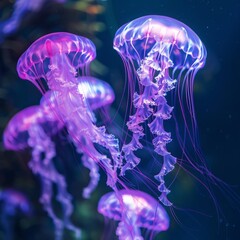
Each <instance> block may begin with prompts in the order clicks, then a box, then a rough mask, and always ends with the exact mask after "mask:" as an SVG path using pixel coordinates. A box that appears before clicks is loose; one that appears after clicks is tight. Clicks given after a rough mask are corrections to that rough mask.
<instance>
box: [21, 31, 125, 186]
mask: <svg viewBox="0 0 240 240" xmlns="http://www.w3.org/2000/svg"><path fill="white" fill-rule="evenodd" d="M95 56H96V52H95V46H94V45H93V43H92V42H91V41H90V40H88V39H87V38H84V37H81V36H76V35H74V34H71V33H63V32H59V33H52V34H48V35H46V36H44V37H42V38H40V39H38V40H36V41H35V42H34V43H33V44H32V45H31V46H30V47H29V48H28V50H27V51H26V52H25V53H23V55H22V56H21V57H20V59H19V61H18V64H17V71H18V75H19V76H20V77H21V78H23V79H25V78H26V79H28V80H30V81H31V82H33V83H34V84H35V85H36V86H37V87H38V88H39V89H40V90H41V91H42V92H45V90H46V89H44V87H43V84H42V82H41V81H45V84H47V85H48V88H49V89H50V90H52V91H53V92H52V97H51V99H52V101H53V102H54V105H55V106H56V108H55V109H54V111H55V114H56V115H57V116H58V119H59V121H61V122H62V123H63V124H64V125H65V126H66V127H67V130H68V133H69V135H70V136H71V139H72V141H73V143H74V144H75V146H76V148H77V150H78V151H79V152H80V153H83V154H84V155H86V156H87V158H91V159H93V160H94V161H95V162H96V163H97V164H99V165H100V166H101V167H103V168H104V169H105V171H106V172H107V177H108V179H107V185H109V186H111V187H112V188H115V184H116V181H117V173H116V169H117V168H118V167H119V166H120V164H121V163H120V152H119V146H118V140H117V139H116V138H115V137H114V136H113V135H111V134H108V133H106V129H105V127H104V126H101V127H97V126H96V125H95V118H94V114H93V113H92V111H91V109H90V108H89V106H88V104H91V105H92V106H93V107H94V104H95V105H96V106H97V101H98V99H97V98H96V99H95V100H94V101H92V103H87V101H86V98H85V97H84V92H80V91H81V84H79V82H81V78H78V75H80V76H81V77H83V76H84V75H86V73H88V67H89V64H90V62H91V61H92V60H93V59H94V58H95ZM93 92H94V91H93ZM89 100H90V97H89ZM113 100H114V98H111V97H110V102H111V101H113ZM108 101H109V100H108ZM93 102H94V104H93ZM94 144H98V145H100V146H102V147H104V148H105V149H106V150H108V151H109V153H110V156H111V159H110V158H109V157H108V156H107V155H103V154H101V153H100V152H99V151H98V150H97V148H96V147H95V146H94Z"/></svg>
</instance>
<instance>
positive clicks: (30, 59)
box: [17, 32, 96, 93]
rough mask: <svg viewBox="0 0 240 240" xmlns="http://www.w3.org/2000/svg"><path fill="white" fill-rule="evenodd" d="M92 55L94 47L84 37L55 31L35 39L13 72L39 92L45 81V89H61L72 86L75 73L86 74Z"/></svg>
mask: <svg viewBox="0 0 240 240" xmlns="http://www.w3.org/2000/svg"><path fill="white" fill-rule="evenodd" d="M95 57H96V49H95V46H94V44H93V43H92V42H91V41H90V40H89V39H88V38H85V37H82V36H77V35H75V34H72V33H67V32H56V33H51V34H48V35H45V36H43V37H41V38H39V39H38V40H36V41H35V42H34V43H33V44H32V45H31V46H30V47H29V48H28V49H27V51H25V52H24V53H23V55H22V56H21V57H20V58H19V60H18V63H17V72H18V75H19V77H20V78H22V79H28V80H30V81H31V82H32V83H33V84H34V85H35V86H36V87H37V88H38V89H39V90H40V91H41V92H42V93H44V92H46V88H45V87H46V84H47V86H48V88H49V90H57V91H61V90H63V89H66V88H71V87H73V86H76V84H77V76H78V75H80V76H85V75H89V74H88V72H89V63H90V62H91V61H92V60H93V59H95ZM44 80H45V81H44Z"/></svg>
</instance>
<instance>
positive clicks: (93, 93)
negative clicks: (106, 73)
mask: <svg viewBox="0 0 240 240" xmlns="http://www.w3.org/2000/svg"><path fill="white" fill-rule="evenodd" d="M77 81H78V86H77V87H78V91H79V93H81V94H82V95H83V97H84V99H85V101H86V105H87V109H88V111H89V114H90V115H91V116H92V121H93V122H94V123H97V119H96V118H95V115H94V111H96V110H99V109H102V108H104V107H107V106H109V105H110V104H111V103H112V102H113V100H114V98H115V95H114V92H113V89H112V87H111V86H110V85H109V84H108V83H106V82H104V81H103V80H100V79H98V78H95V77H90V76H85V77H78V79H77ZM56 94H58V93H57V92H55V91H48V92H47V93H45V95H44V96H48V97H47V98H46V97H45V98H43V100H44V101H41V106H43V107H47V108H51V109H52V111H54V109H55V108H56V107H57V106H56V105H55V101H54V98H55V96H56ZM46 99H47V100H48V101H46ZM58 120H59V119H58V117H57V116H56V121H58ZM77 151H78V152H79V153H80V154H82V157H81V161H82V164H83V166H84V167H86V168H87V169H89V171H90V182H89V184H88V186H86V187H85V188H84V189H83V197H84V198H90V196H91V193H92V192H93V191H94V189H95V188H96V187H97V185H98V182H99V178H100V174H99V167H98V165H97V163H96V162H95V161H94V160H93V159H92V158H91V157H89V156H88V154H86V153H84V152H82V151H81V149H80V148H79V149H78V148H77Z"/></svg>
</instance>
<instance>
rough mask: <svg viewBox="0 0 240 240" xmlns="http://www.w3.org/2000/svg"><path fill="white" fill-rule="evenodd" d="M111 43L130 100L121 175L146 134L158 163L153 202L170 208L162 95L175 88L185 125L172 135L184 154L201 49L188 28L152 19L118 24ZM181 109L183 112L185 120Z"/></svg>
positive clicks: (166, 112)
mask: <svg viewBox="0 0 240 240" xmlns="http://www.w3.org/2000/svg"><path fill="white" fill-rule="evenodd" d="M113 45H114V49H115V50H116V51H117V52H118V53H119V54H120V56H121V58H122V60H123V62H124V66H125V68H126V73H127V79H128V84H129V89H130V94H131V97H132V101H133V107H132V106H131V107H132V108H133V111H132V115H131V116H130V117H129V121H128V122H127V126H128V129H129V131H130V132H132V137H131V139H130V142H129V143H127V144H124V145H123V148H122V150H123V154H124V158H125V161H126V162H125V164H124V166H123V168H122V171H121V174H122V175H124V174H125V171H126V170H130V169H133V168H135V167H136V166H137V165H138V164H139V162H140V158H139V157H137V156H136V155H135V153H134V152H136V151H137V150H138V149H141V148H143V145H142V143H141V139H143V137H144V135H146V137H147V135H151V137H150V139H151V140H150V141H152V145H153V148H154V151H155V152H156V153H157V154H158V155H159V156H161V157H162V159H163V162H162V167H161V170H160V172H159V173H158V174H157V175H155V178H156V179H157V180H158V181H159V183H160V184H159V187H158V189H159V191H160V192H161V195H160V197H159V199H160V200H161V202H162V203H163V204H164V205H167V206H170V205H172V203H171V202H170V201H169V200H168V198H167V194H168V193H169V192H170V190H169V189H168V188H167V186H166V184H165V178H164V177H165V175H166V174H168V173H169V172H170V171H172V170H173V169H174V165H175V164H176V162H177V158H176V157H174V156H173V155H172V154H171V153H170V152H169V151H168V150H167V144H168V143H170V142H171V140H172V139H171V133H170V132H167V131H166V130H165V129H164V122H165V121H166V120H168V119H170V118H171V114H172V111H173V107H172V106H170V105H168V101H167V98H166V97H167V93H168V92H169V91H171V90H173V89H174V88H175V86H176V85H177V89H176V95H175V98H174V103H175V102H176V101H179V102H180V103H179V105H180V108H181V112H182V116H183V121H184V124H185V130H184V136H183V137H182V138H181V137H180V136H179V135H178V134H177V137H178V139H179V140H180V145H181V147H182V151H183V153H184V154H186V151H187V150H186V149H185V147H184V140H183V139H185V138H186V136H188V137H190V140H191V142H192V144H193V145H194V144H195V143H196V141H197V139H196V129H197V124H196V119H195V114H194V105H193V83H194V78H195V75H196V73H197V71H198V70H199V69H200V68H202V67H203V66H204V64H205V59H206V56H207V53H206V49H205V47H204V45H203V43H202V42H201V40H200V39H199V37H198V36H197V35H196V33H194V32H193V31H192V30H191V29H190V28H189V27H188V26H186V25H185V24H183V23H181V22H179V21H177V20H175V19H173V18H170V17H165V16H157V15H155V16H144V17H141V18H138V19H135V20H133V21H131V22H129V23H127V24H125V25H123V26H122V27H121V28H119V29H118V30H117V32H116V34H115V38H114V44H113ZM184 101H185V102H184ZM184 104H185V105H184ZM186 111H189V115H190V121H189V122H188V120H187V119H186V115H185V114H186ZM145 123H146V124H147V125H148V129H149V131H150V133H147V130H146V126H145ZM176 124H178V123H177V122H176ZM177 127H178V125H177ZM177 130H178V129H177ZM189 160H190V159H189ZM190 161H191V160H190ZM193 165H194V164H193Z"/></svg>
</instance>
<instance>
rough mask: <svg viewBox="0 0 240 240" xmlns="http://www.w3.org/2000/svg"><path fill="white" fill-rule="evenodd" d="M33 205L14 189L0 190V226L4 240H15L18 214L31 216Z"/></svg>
mask: <svg viewBox="0 0 240 240" xmlns="http://www.w3.org/2000/svg"><path fill="white" fill-rule="evenodd" d="M31 211H32V209H31V205H30V203H29V201H28V199H27V198H26V197H25V195H24V194H23V193H21V192H19V191H17V190H14V189H4V190H0V226H1V227H2V228H3V230H4V239H5V240H13V239H14V236H13V225H14V217H15V216H16V215H18V214H23V215H30V214H31Z"/></svg>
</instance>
